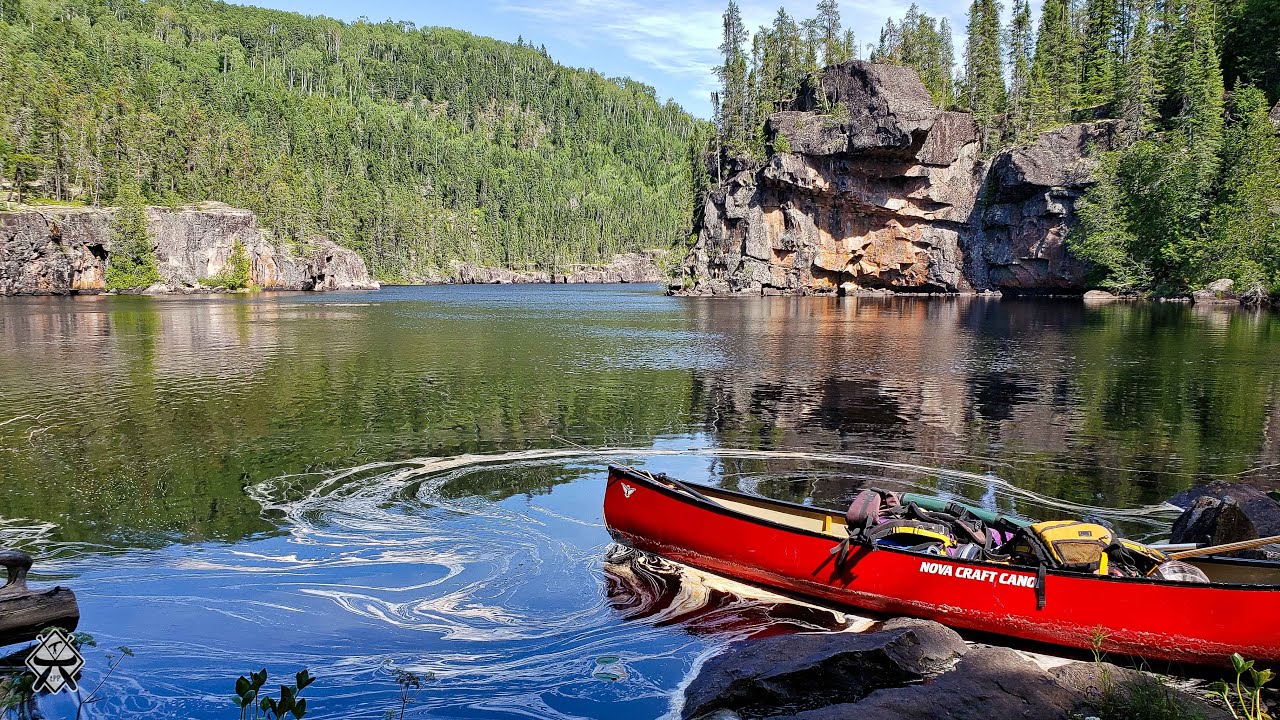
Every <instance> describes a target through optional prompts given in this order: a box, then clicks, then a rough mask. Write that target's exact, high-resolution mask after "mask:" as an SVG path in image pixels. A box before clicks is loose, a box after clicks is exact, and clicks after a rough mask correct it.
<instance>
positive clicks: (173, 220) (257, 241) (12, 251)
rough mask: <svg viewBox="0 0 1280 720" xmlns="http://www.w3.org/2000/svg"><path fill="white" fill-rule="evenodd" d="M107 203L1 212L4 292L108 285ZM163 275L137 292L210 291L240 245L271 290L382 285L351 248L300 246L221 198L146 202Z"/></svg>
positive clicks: (325, 243)
mask: <svg viewBox="0 0 1280 720" xmlns="http://www.w3.org/2000/svg"><path fill="white" fill-rule="evenodd" d="M114 213H115V210H113V209H110V208H65V207H47V208H39V209H35V208H29V209H21V210H16V211H7V212H0V295H72V294H82V293H83V294H92V293H102V292H105V291H106V271H107V262H108V259H109V257H110V255H111V251H112V247H111V246H112V239H111V236H112V217H113V216H114ZM146 216H147V232H148V235H149V236H150V237H151V240H152V250H153V252H154V254H155V258H156V265H157V268H158V269H159V271H160V276H161V282H160V283H159V284H157V285H155V286H152V287H151V288H146V289H140V292H148V293H152V294H158V293H165V292H182V293H186V292H190V293H198V292H213V291H214V290H213V288H211V287H209V286H208V282H207V281H209V280H210V279H211V278H213V277H215V276H216V275H218V274H219V273H221V272H223V271H224V270H225V269H227V267H228V265H229V263H230V258H231V254H232V251H233V249H234V248H235V246H236V245H240V246H241V247H243V248H244V250H245V252H246V254H247V255H248V258H249V282H250V283H251V284H253V285H256V286H258V287H261V288H264V289H270V290H312V291H322V290H351V289H377V287H378V283H377V282H375V281H374V280H373V279H371V278H370V277H369V272H368V269H367V268H366V267H365V264H364V261H363V260H361V259H360V256H359V255H357V254H356V253H355V252H354V251H352V250H348V249H347V248H344V247H341V246H340V245H338V244H337V243H335V242H333V241H332V240H329V239H328V238H324V237H313V238H310V239H309V240H308V241H307V242H305V243H303V244H302V245H301V246H299V247H288V246H285V245H284V244H281V243H277V242H275V241H274V240H273V239H272V238H271V237H270V234H269V233H267V232H265V231H263V230H262V229H260V228H259V227H258V220H257V217H256V216H255V215H254V213H253V212H252V211H250V210H243V209H239V208H233V207H230V206H227V205H224V204H222V203H202V204H200V205H192V206H185V207H180V208H161V207H149V208H147V209H146Z"/></svg>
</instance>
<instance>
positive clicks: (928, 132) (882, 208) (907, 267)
mask: <svg viewBox="0 0 1280 720" xmlns="http://www.w3.org/2000/svg"><path fill="white" fill-rule="evenodd" d="M821 88H822V92H825V93H826V96H825V98H819V97H818V90H817V89H816V88H814V87H813V86H805V87H804V88H802V91H801V92H800V94H799V96H798V98H797V100H795V101H794V102H792V103H791V105H790V107H788V108H786V109H784V110H782V111H781V112H777V113H774V114H773V115H771V116H770V117H769V119H768V120H767V122H766V124H765V136H766V138H767V141H768V145H769V147H771V148H772V152H771V154H770V155H769V157H768V158H767V160H766V161H765V162H764V163H763V164H758V163H748V162H741V163H734V164H731V168H730V169H729V171H727V172H725V173H724V175H723V177H722V179H721V182H720V184H719V185H718V186H717V187H716V188H715V189H713V190H712V191H711V192H710V193H708V195H707V197H706V201H705V205H704V208H703V222H702V226H701V227H700V228H699V232H698V236H697V240H696V242H695V243H694V245H693V247H692V248H691V249H690V252H689V254H688V256H687V257H686V259H685V263H684V266H683V268H682V276H681V277H680V278H679V279H677V280H676V281H675V282H673V283H672V285H671V290H672V291H673V292H678V293H680V294H694V295H699V294H701V295H707V294H712V295H718V294H727V293H750V294H761V295H773V294H855V293H862V292H866V291H874V290H893V291H898V292H948V293H950V292H977V291H987V290H1006V291H1013V292H1076V293H1079V292H1082V291H1083V290H1084V287H1083V282H1084V274H1085V267H1084V265H1083V264H1082V263H1081V262H1079V261H1078V260H1076V259H1075V258H1074V257H1073V256H1072V255H1071V254H1070V253H1069V252H1068V251H1067V249H1066V245H1065V238H1066V234H1067V229H1068V228H1069V226H1070V224H1071V223H1072V222H1073V220H1074V212H1075V203H1076V201H1077V200H1078V199H1079V197H1080V195H1081V194H1082V193H1083V192H1084V190H1086V189H1087V187H1088V186H1089V184H1090V183H1091V182H1092V174H1093V172H1094V169H1095V166H1096V163H1095V161H1094V159H1093V157H1094V155H1095V154H1097V153H1099V152H1101V151H1104V150H1108V149H1112V148H1114V147H1115V146H1116V145H1117V143H1118V142H1119V137H1120V135H1121V132H1120V131H1121V129H1122V128H1123V123H1122V122H1120V121H1116V120H1107V121H1100V122H1093V123H1083V124H1078V125H1068V126H1066V127H1062V128H1057V129H1054V130H1051V131H1048V132H1045V133H1042V134H1041V135H1040V136H1039V137H1038V138H1036V140H1035V141H1034V142H1033V143H1031V144H1030V145H1027V146H1025V147H1018V148H1013V149H1010V150H1006V151H1004V152H1002V153H1000V154H999V155H997V156H996V157H995V158H993V159H990V160H988V159H986V158H984V156H983V154H982V151H981V150H982V148H981V142H980V138H979V133H978V127H977V124H976V123H975V122H974V119H973V116H972V115H970V114H968V113H958V112H944V111H942V110H940V109H939V108H937V107H935V106H934V105H933V103H932V102H931V101H930V99H929V93H928V91H927V90H925V88H924V86H923V84H921V82H920V80H919V78H918V77H917V76H916V74H915V72H914V71H913V70H910V69H908V68H904V67H897V66H889V65H876V64H872V63H867V62H863V61H859V60H853V61H849V62H845V63H841V64H839V65H834V66H832V67H829V68H827V69H826V70H825V71H824V75H823V81H822V83H821ZM820 100H823V101H824V102H820ZM819 108H835V110H833V111H831V112H829V113H826V114H823V113H822V112H820V111H819Z"/></svg>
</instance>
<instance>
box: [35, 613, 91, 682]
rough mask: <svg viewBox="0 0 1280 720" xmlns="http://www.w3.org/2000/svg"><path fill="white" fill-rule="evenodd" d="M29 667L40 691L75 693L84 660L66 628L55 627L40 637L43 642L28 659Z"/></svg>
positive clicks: (37, 645) (38, 644)
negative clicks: (77, 676)
mask: <svg viewBox="0 0 1280 720" xmlns="http://www.w3.org/2000/svg"><path fill="white" fill-rule="evenodd" d="M26 665H27V668H28V669H29V670H31V672H33V673H35V676H36V681H35V689H36V691H37V692H41V691H47V692H51V693H56V692H58V691H59V690H61V689H62V688H64V687H65V688H70V689H71V691H72V692H75V690H76V675H78V674H79V673H80V669H81V668H83V667H84V657H83V656H82V655H80V651H79V650H76V646H75V645H72V644H71V638H69V637H67V634H66V633H65V632H64V631H63V630H62V628H59V627H54V628H50V629H48V630H46V631H45V632H44V634H42V635H41V636H40V642H39V643H37V644H36V646H35V648H34V649H33V650H32V651H31V654H30V655H28V656H27V662H26Z"/></svg>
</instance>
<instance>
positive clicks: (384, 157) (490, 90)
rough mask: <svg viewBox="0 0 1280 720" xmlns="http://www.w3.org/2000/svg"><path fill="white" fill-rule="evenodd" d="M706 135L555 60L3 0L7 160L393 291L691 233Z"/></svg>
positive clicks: (166, 8) (16, 176)
mask: <svg viewBox="0 0 1280 720" xmlns="http://www.w3.org/2000/svg"><path fill="white" fill-rule="evenodd" d="M701 134H703V131H702V130H701V123H699V122H698V121H697V120H695V119H694V118H692V117H690V116H689V115H687V114H686V113H684V112H683V111H682V110H681V109H680V108H679V107H678V106H677V105H675V104H674V103H672V102H667V103H660V102H658V100H657V98H656V97H655V94H654V91H653V89H652V88H650V87H647V86H645V85H642V84H639V83H636V82H633V81H631V80H628V79H615V78H606V77H603V76H601V75H599V74H597V73H595V72H591V71H584V70H577V69H571V68H566V67H563V66H560V65H558V64H556V63H555V62H553V61H552V60H551V59H550V58H549V57H547V54H546V51H545V49H539V48H534V47H531V46H529V45H526V44H524V43H523V42H520V43H518V44H516V45H512V44H509V43H503V42H499V41H496V40H491V39H488V38H482V37H476V36H473V35H470V34H467V33H464V32H460V31H456V30H450V29H445V28H424V29H417V28H415V27H414V26H413V24H411V23H403V22H401V23H393V22H383V23H371V22H367V21H363V20H361V21H358V22H355V23H343V22H339V21H335V20H331V19H328V18H323V17H304V16H302V15H298V14H293V13H286V12H277V11H272V10H263V9H258V8H251V7H238V6H234V5H228V4H224V3H220V2H215V1H213V0H170V1H169V2H142V1H140V0H0V165H2V166H3V170H4V176H5V177H6V178H7V179H8V180H10V181H11V183H12V184H13V185H14V186H15V188H14V189H15V190H16V191H17V192H23V191H28V192H34V193H36V194H38V195H41V196H43V197H45V198H48V199H52V200H56V201H64V202H81V203H87V204H95V205H96V204H113V203H118V202H120V200H121V198H122V196H123V197H125V199H129V200H131V201H132V199H133V198H132V197H131V196H130V195H129V193H130V192H131V191H130V190H129V188H133V187H136V188H137V189H138V191H139V192H140V193H141V194H142V196H143V197H145V198H146V200H147V201H149V202H153V203H154V202H161V203H176V202H189V201H198V200H205V199H210V200H220V201H224V202H227V203H230V204H233V205H238V206H243V207H248V208H252V209H254V210H256V211H258V212H259V213H260V215H261V216H262V218H263V221H264V224H265V225H266V226H267V227H269V228H271V229H272V230H273V231H274V232H276V233H277V234H278V235H279V236H280V237H282V238H283V239H285V240H288V241H302V240H305V238H307V237H308V236H310V235H312V234H324V235H328V236H330V237H332V238H333V239H334V240H336V241H338V242H340V243H343V244H346V245H348V246H351V247H353V248H354V249H356V250H357V251H359V252H360V253H361V254H362V255H363V256H364V257H365V258H366V260H368V261H369V263H370V266H371V269H372V270H373V272H374V273H375V274H376V275H378V276H379V277H381V278H383V279H397V278H405V277H410V276H414V275H420V274H424V273H428V272H430V271H431V270H432V269H433V268H440V267H443V266H446V265H447V264H448V263H449V262H450V261H453V260H468V261H472V262H478V263H484V264H492V265H505V266H515V267H519V266H525V265H530V264H534V263H538V264H542V265H543V266H544V267H555V266H558V265H563V264H565V263H568V262H576V261H596V260H600V259H602V258H607V257H609V256H610V255H612V254H613V253H615V252H618V251H625V250H634V249H639V248H642V247H666V246H670V245H671V244H672V243H673V242H676V241H680V240H683V239H684V238H685V237H687V233H688V229H689V221H690V215H691V213H690V207H689V206H690V201H689V198H690V196H691V195H692V192H693V191H692V187H691V186H692V183H694V181H695V178H694V176H693V170H692V168H693V163H691V162H690V155H689V147H690V142H692V141H693V140H694V139H695V138H697V137H699V136H700V135H701Z"/></svg>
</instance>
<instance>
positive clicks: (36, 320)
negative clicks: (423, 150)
mask: <svg viewBox="0 0 1280 720" xmlns="http://www.w3.org/2000/svg"><path fill="white" fill-rule="evenodd" d="M1277 350H1280V323H1278V322H1277V319H1276V316H1275V315H1272V314H1267V313H1246V312H1238V311H1237V312H1222V311H1218V310H1212V311H1206V310H1205V309H1203V308H1187V307H1183V306H1175V305H1158V304H1134V305H1125V304H1111V305H1101V306H1086V305H1084V304H1082V303H1069V302H1043V301H1034V300H1019V301H998V300H992V299H986V298H935V299H923V298H893V299H865V298H790V299H786V298H758V299H734V300H725V299H675V298H667V297H663V296H662V295H661V294H659V293H658V292H657V291H656V289H652V288H633V287H627V288H572V287H570V288H565V287H555V288H515V287H501V288H492V287H471V288H412V289H390V290H387V291H384V292H380V293H376V294H345V295H323V296H301V295H290V294H278V295H260V296H255V297H251V298H245V297H226V298H215V299H196V300H192V299H184V298H161V299H152V298H77V299H9V300H5V301H3V302H0V545H5V546H18V547H24V548H28V549H30V550H32V551H34V552H36V553H37V554H38V555H40V556H41V567H43V572H44V577H45V578H46V579H54V578H56V579H57V580H58V581H59V582H64V583H66V584H70V585H72V586H73V587H75V588H76V590H77V592H78V593H79V595H80V597H81V602H82V611H83V616H84V628H85V629H86V630H89V631H90V632H92V633H94V634H95V635H96V636H97V637H98V639H99V642H100V643H101V645H102V646H103V647H111V646H114V645H117V644H126V645H129V646H131V647H133V648H134V650H135V651H137V653H138V655H137V658H136V659H135V660H133V661H132V662H133V664H132V667H133V670H132V671H130V672H128V673H126V674H123V675H121V676H120V677H119V678H118V679H116V680H114V681H113V685H112V688H111V689H112V695H111V697H112V700H111V701H110V702H109V703H106V704H103V705H101V706H99V707H98V708H96V709H95V710H94V711H93V712H94V713H95V715H94V716H95V717H115V716H118V715H120V714H122V713H126V712H127V713H129V714H133V715H139V716H143V717H147V716H149V717H157V718H159V717H176V716H182V717H220V716H223V715H225V713H226V711H227V710H228V708H229V705H228V704H227V701H226V696H227V692H228V691H229V685H228V681H229V680H231V679H234V677H235V676H236V675H238V674H240V673H243V672H245V671H246V670H248V669H250V668H249V665H259V666H260V665H261V664H266V665H268V666H269V667H270V668H271V669H272V672H273V673H275V674H278V673H281V672H293V671H295V670H296V669H297V668H298V667H299V666H300V665H304V664H305V665H307V666H309V667H310V668H311V669H312V671H313V672H314V673H315V674H317V675H319V676H320V677H321V678H322V680H321V682H320V683H319V684H318V685H317V686H315V687H316V690H315V693H316V697H317V703H316V705H315V707H317V708H321V707H323V708H324V709H325V712H326V713H332V716H335V717H337V716H341V717H381V716H382V711H383V710H385V709H386V708H387V707H389V701H390V700H391V699H392V697H393V694H394V685H393V683H392V682H391V680H390V677H389V675H388V671H387V668H386V665H385V663H386V662H387V661H391V662H392V663H394V664H396V665H398V666H402V667H406V668H408V669H412V670H415V671H420V672H426V671H430V672H435V673H436V674H437V676H438V677H439V678H440V680H439V682H438V684H437V685H433V686H432V687H431V688H430V689H429V690H428V692H427V693H426V694H425V695H424V697H425V698H426V700H425V701H424V705H425V708H424V709H425V710H427V711H428V712H430V713H431V714H432V716H433V717H434V716H439V717H476V716H492V717H504V716H505V717H511V716H521V715H524V716H528V715H530V714H533V715H536V716H539V717H566V718H567V717H602V718H603V717H623V718H649V717H654V716H657V715H661V714H662V713H663V712H665V711H666V710H667V709H668V708H669V705H670V697H671V693H672V690H673V689H674V688H676V687H677V686H678V685H679V683H680V682H681V680H682V678H684V677H685V676H686V675H687V673H688V671H689V669H690V668H691V667H692V666H693V665H694V664H696V662H697V661H698V658H700V657H702V656H704V655H705V654H706V653H707V652H709V651H710V650H711V649H714V648H715V647H717V646H718V645H719V644H722V643H724V642H728V641H730V640H732V639H735V638H738V637H744V636H747V635H753V634H760V633H769V632H780V631H790V630H795V629H804V628H819V627H821V628H841V627H846V626H849V625H850V623H853V626H855V627H856V623H857V622H858V619H857V618H851V617H846V616H843V614H840V613H834V612H832V611H830V610H827V609H822V608H817V607H814V606H812V605H808V604H806V603H801V602H796V601H794V600H793V599H788V598H779V597H776V596H770V595H768V594H761V593H759V592H758V591H755V590H752V589H749V588H743V587H741V586H735V585H733V584H732V583H727V582H725V581H723V580H721V579H717V578H713V577H709V576H703V575H699V574H697V573H690V572H688V571H686V570H685V569H681V568H677V567H674V566H670V565H668V564H664V563H662V562H660V561H657V560H655V559H652V558H644V557H641V556H635V555H628V554H625V553H623V554H618V553H617V550H616V549H614V550H611V549H610V542H609V538H608V536H607V533H606V532H605V530H604V528H603V526H602V518H601V516H600V499H601V483H602V481H603V477H604V464H605V463H606V462H607V460H608V458H610V457H615V458H622V459H625V460H627V461H628V462H633V463H638V464H642V465H643V466H644V467H647V468H649V469H652V470H654V471H663V472H669V473H671V474H673V475H676V476H679V477H683V478H687V479H689V480H692V481H697V482H712V483H720V484H722V485H724V486H726V487H732V488H736V489H739V490H742V491H745V492H753V493H759V494H763V495H768V496H772V497H779V498H784V499H788V500H793V501H797V502H804V503H813V504H817V505H823V506H830V507H839V506H841V505H842V504H845V503H847V502H848V500H849V498H850V497H851V495H852V494H853V493H854V492H856V491H857V490H858V489H860V488H862V487H866V486H874V487H884V488H888V489H897V490H913V491H929V492H941V493H944V494H948V495H952V496H955V497H963V498H967V499H969V500H972V501H973V502H976V503H979V504H981V505H983V506H985V507H993V508H995V507H998V508H1001V509H1005V510H1009V511H1012V512H1017V513H1021V514H1024V515H1029V516H1037V517H1051V516H1055V515H1081V514H1095V515H1098V516H1100V517H1103V518H1105V519H1107V520H1109V521H1112V522H1114V523H1116V524H1118V525H1119V526H1121V527H1122V528H1124V529H1125V530H1126V531H1127V532H1129V533H1131V534H1132V535H1134V536H1136V537H1151V536H1155V535H1158V534H1160V533H1161V532H1163V531H1164V530H1166V529H1167V526H1168V523H1169V521H1170V519H1171V513H1170V512H1169V510H1168V508H1166V507H1162V506H1161V505H1160V503H1161V501H1163V499H1164V498H1166V497H1167V496H1169V495H1170V494H1172V493H1173V492H1174V491H1176V490H1179V489H1182V488H1184V487H1186V486H1188V485H1190V484H1192V483H1196V482H1201V481H1204V480H1206V479H1209V478H1213V477H1223V476H1225V477H1230V478H1233V479H1243V480H1245V481H1258V482H1262V483H1265V482H1267V481H1270V480H1272V479H1274V478H1275V477H1276V474H1277V473H1278V472H1280V396H1278V394H1277V379H1278V377H1280V367H1278V366H1277V364H1276V363H1275V362H1274V358H1275V357H1276V356H1277ZM558 437H567V438H569V439H571V440H572V441H574V442H575V443H582V444H584V445H588V446H590V447H593V448H598V449H601V450H600V451H599V452H601V453H604V454H605V455H606V457H605V458H601V457H599V456H598V455H597V454H591V453H581V452H578V451H577V450H564V449H555V448H560V447H561V446H562V443H561V441H560V440H558V439H557V438H558ZM619 447H621V448H627V449H625V450H614V451H611V450H609V449H608V448H615V449H616V448H619ZM611 453H612V454H611ZM108 555H109V560H108V559H106V558H107V557H108ZM54 705H56V702H55V703H54ZM64 709H65V708H64ZM47 710H48V711H49V714H50V715H56V714H58V711H59V708H58V707H55V706H51V707H49V708H47ZM62 714H65V713H62Z"/></svg>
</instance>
